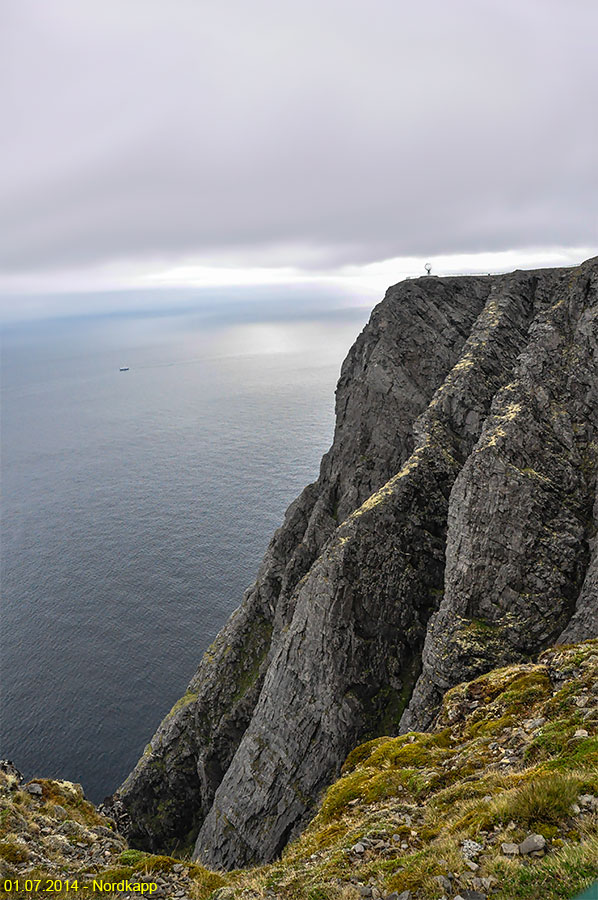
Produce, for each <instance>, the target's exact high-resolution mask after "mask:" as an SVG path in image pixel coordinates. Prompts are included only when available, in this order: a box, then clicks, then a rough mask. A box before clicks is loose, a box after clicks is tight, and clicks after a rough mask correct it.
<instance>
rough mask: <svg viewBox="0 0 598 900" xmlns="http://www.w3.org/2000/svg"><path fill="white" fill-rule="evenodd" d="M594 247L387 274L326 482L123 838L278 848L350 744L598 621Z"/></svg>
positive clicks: (219, 853) (426, 715)
mask: <svg viewBox="0 0 598 900" xmlns="http://www.w3.org/2000/svg"><path fill="white" fill-rule="evenodd" d="M597 285H598V259H593V260H589V261H588V262H586V263H584V264H583V265H581V266H579V267H577V268H573V269H549V270H538V271H530V272H514V273H511V274H508V275H500V276H492V277H491V276H487V277H476V276H472V277H463V278H461V277H459V278H434V277H427V278H421V279H418V280H415V281H406V282H402V283H401V284H399V285H396V286H395V287H393V288H390V289H389V290H388V292H387V294H386V296H385V298H384V300H383V301H382V302H381V303H380V304H379V305H378V306H377V307H376V308H375V310H374V311H373V313H372V316H371V319H370V322H369V323H368V325H367V326H366V328H365V329H364V331H363V332H362V334H361V335H360V336H359V338H358V339H357V341H356V343H355V345H354V346H353V348H352V349H351V351H350V352H349V355H348V357H347V359H346V361H345V363H344V364H343V368H342V371H341V377H340V380H339V384H338V389H337V397H336V416H337V422H336V431H335V437H334V442H333V445H332V447H331V450H330V451H329V452H328V453H327V454H326V455H325V456H324V458H323V460H322V465H321V470H320V476H319V479H318V481H317V482H315V483H314V484H312V485H309V486H308V487H307V488H305V490H304V491H303V493H302V494H301V495H300V497H299V498H298V499H297V500H296V501H295V502H294V503H293V504H292V505H291V506H290V507H289V510H288V511H287V514H286V516H285V521H284V523H283V525H282V527H281V528H280V529H279V530H278V531H277V532H276V534H275V535H274V538H273V540H272V542H271V544H270V546H269V548H268V551H267V553H266V556H265V558H264V561H263V563H262V565H261V567H260V570H259V573H258V577H257V580H256V582H255V584H254V585H253V587H252V588H250V589H249V591H248V592H247V594H246V596H245V598H244V601H243V603H242V605H241V607H240V608H239V609H238V610H237V612H236V613H235V614H234V615H233V616H232V618H231V619H230V620H229V622H228V624H227V625H226V626H225V627H224V628H223V630H222V631H221V632H220V634H219V636H218V637H217V639H216V641H215V642H214V644H213V645H212V647H210V648H209V650H208V651H207V652H206V654H205V656H204V658H203V660H202V662H201V664H200V667H199V669H198V671H197V673H196V674H195V676H194V677H193V679H192V681H191V683H190V685H189V688H188V691H187V693H186V694H185V696H184V697H183V698H182V699H181V700H180V701H179V702H178V703H177V704H176V705H175V707H174V708H173V710H172V711H171V712H170V713H169V714H168V716H167V717H166V718H165V719H164V721H163V722H162V724H161V725H160V727H159V729H158V731H157V732H156V734H155V735H154V737H153V738H152V740H151V742H150V744H149V745H148V748H147V749H146V752H145V754H144V756H143V757H142V759H141V760H140V761H139V763H138V764H137V766H136V768H135V770H134V771H133V773H132V774H131V775H130V776H129V778H128V779H127V780H126V782H125V783H124V785H123V786H122V787H121V789H120V791H119V792H118V796H119V799H120V800H121V801H122V803H123V804H124V806H125V807H126V809H127V812H128V815H129V816H130V819H131V828H130V831H129V838H130V841H131V843H132V844H133V845H135V846H138V847H140V848H142V849H147V850H152V851H156V850H164V849H168V848H169V847H172V846H173V845H175V844H178V845H179V846H181V845H183V846H184V845H187V846H190V845H193V844H194V845H195V850H194V855H195V858H196V859H199V860H201V861H202V862H205V863H207V864H209V865H212V866H217V867H223V868H233V867H237V866H240V865H245V864H247V863H252V862H256V861H264V860H269V859H272V858H274V857H276V856H277V855H278V854H279V853H280V852H281V850H282V849H283V847H284V846H285V845H286V844H287V842H288V841H289V839H290V838H291V837H292V836H294V835H295V834H296V833H297V831H298V830H299V829H300V827H301V826H302V825H303V824H304V823H305V822H306V821H307V820H308V819H309V818H311V817H312V816H313V815H314V813H315V811H316V805H317V802H318V799H319V798H320V797H321V795H322V792H323V790H324V789H325V788H326V787H327V786H328V785H329V784H330V783H331V782H332V781H333V780H334V778H335V777H336V776H337V775H338V773H339V770H340V767H341V764H342V762H343V760H344V759H345V757H346V756H347V753H348V752H349V751H350V750H352V749H353V748H354V747H355V746H356V745H357V744H358V743H359V742H360V741H363V740H365V739H368V738H373V737H375V736H377V735H381V734H386V735H388V734H391V735H392V734H398V733H400V732H405V731H410V730H412V729H418V730H423V729H427V728H428V727H429V726H430V725H431V724H432V722H433V721H434V719H435V717H436V715H437V713H438V709H439V707H440V703H441V700H442V697H443V695H444V693H445V692H446V691H447V690H448V689H449V688H451V687H452V686H453V685H456V684H458V683H460V682H462V681H463V680H465V679H471V678H476V677H478V676H480V675H481V674H483V673H485V672H488V671H490V670H491V669H493V668H495V667H496V666H497V665H498V666H500V665H506V664H510V663H526V662H528V661H529V660H530V659H531V658H532V657H534V656H535V655H536V654H537V653H538V652H540V651H542V650H544V649H545V648H546V647H548V646H550V645H551V644H554V643H555V642H558V641H581V640H585V639H588V638H591V637H594V636H596V635H597V634H598V552H597V549H596V525H597V521H598V502H597V495H596V472H597V465H598V430H597V429H598V355H597V349H598V290H597Z"/></svg>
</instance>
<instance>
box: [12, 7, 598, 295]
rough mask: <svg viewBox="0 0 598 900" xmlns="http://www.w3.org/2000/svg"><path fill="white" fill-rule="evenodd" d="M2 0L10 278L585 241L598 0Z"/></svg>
mask: <svg viewBox="0 0 598 900" xmlns="http://www.w3.org/2000/svg"><path fill="white" fill-rule="evenodd" d="M0 9H1V18H2V22H1V23H0V24H1V28H0V35H1V37H0V43H1V46H0V67H1V85H2V87H1V91H2V97H1V101H2V111H3V112H2V120H1V130H2V134H1V145H2V160H3V162H2V166H1V167H0V190H1V196H0V259H1V263H0V264H1V274H0V288H4V290H5V291H9V292H11V296H12V295H13V294H14V292H15V291H17V292H18V291H23V290H24V291H37V292H39V291H40V290H45V289H47V290H54V291H57V290H80V289H89V290H97V289H103V288H106V287H108V288H109V287H111V286H114V287H127V286H139V285H144V284H147V285H152V284H155V285H163V284H187V283H190V284H202V283H203V282H202V279H204V280H205V281H206V283H210V282H212V283H216V284H223V283H224V284H225V283H227V278H229V279H230V281H231V283H239V282H240V283H242V282H243V281H244V279H247V280H248V281H249V282H250V283H252V284H255V283H259V282H260V278H263V280H264V282H265V283H267V282H272V281H274V282H276V281H277V279H282V280H284V279H294V278H297V279H302V278H303V279H306V278H307V279H309V278H318V277H324V278H333V277H336V276H339V275H343V273H345V274H346V273H347V272H349V273H352V274H353V276H355V274H356V273H361V272H365V273H366V274H367V272H375V271H377V270H376V266H378V267H379V268H380V267H382V270H383V271H384V272H385V275H384V277H386V272H387V271H388V273H389V280H390V281H392V280H397V278H394V279H393V278H392V275H391V273H392V272H393V271H397V270H398V269H400V268H401V265H402V263H401V262H400V260H403V261H404V260H405V259H406V258H410V259H411V260H412V261H414V263H413V264H414V265H415V266H419V265H420V263H421V261H422V260H426V259H428V258H430V259H431V260H432V261H433V262H434V263H435V261H436V260H438V259H445V260H448V261H449V262H448V263H447V264H446V265H447V266H449V268H450V264H451V263H450V260H452V259H455V260H459V262H458V263H455V264H454V268H456V269H460V268H462V267H463V266H465V267H467V266H468V265H470V267H472V268H475V266H476V264H479V266H481V267H482V268H486V266H487V265H488V266H489V265H490V262H489V260H492V259H502V260H503V262H504V261H505V260H507V262H506V263H505V265H506V266H507V267H508V264H509V261H510V260H511V258H512V259H514V260H515V261H516V262H517V263H518V264H520V263H522V264H524V265H525V264H526V262H529V263H530V264H532V265H533V264H537V263H538V260H539V261H540V264H542V262H544V263H545V264H550V263H552V262H553V261H554V262H557V263H558V262H559V261H564V262H566V261H570V262H575V261H577V260H578V259H580V258H581V257H582V256H583V255H591V254H592V253H595V252H596V246H597V244H598V219H597V211H598V165H597V160H598V116H597V115H596V110H597V109H598V96H597V95H598V53H597V52H596V35H597V34H598V4H597V3H596V2H595V0H496V2H494V0H451V2H447V0H427V2H426V0H418V2H417V3H414V2H413V0H410V2H404V0H213V2H208V0H0ZM489 254H490V255H489ZM497 254H498V255H497ZM501 254H502V255H501ZM505 254H506V255H505ZM509 254H511V256H509ZM395 258H399V262H395V263H393V264H391V265H390V266H388V265H387V267H386V269H384V264H383V261H384V260H389V259H393V260H394V259H395ZM476 261H477V263H476ZM364 266H365V267H366V268H365V269H362V268H361V267H364ZM368 266H369V267H370V268H369V269H368V268H367V267H368ZM393 266H394V268H393ZM372 267H373V268H372ZM445 268H446V266H445ZM260 273H261V274H260ZM400 274H401V273H400V272H399V271H397V277H398V276H399V275H400Z"/></svg>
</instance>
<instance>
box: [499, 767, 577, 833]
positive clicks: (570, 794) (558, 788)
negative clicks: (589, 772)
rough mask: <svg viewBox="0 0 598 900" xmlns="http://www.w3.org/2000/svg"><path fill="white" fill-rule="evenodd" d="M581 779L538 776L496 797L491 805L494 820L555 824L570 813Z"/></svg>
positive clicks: (555, 775)
mask: <svg viewBox="0 0 598 900" xmlns="http://www.w3.org/2000/svg"><path fill="white" fill-rule="evenodd" d="M579 790H580V781H579V779H578V778H576V777H574V776H571V775H558V774H556V773H555V774H553V775H541V776H540V777H538V778H533V779H532V780H530V781H528V782H527V783H524V784H522V785H520V786H519V787H517V788H515V789H514V790H512V791H508V792H507V793H505V794H503V795H502V796H501V797H499V798H498V799H497V800H496V801H494V803H493V804H492V812H493V818H494V821H502V822H508V821H511V820H512V821H514V822H517V823H518V824H520V825H524V826H528V827H537V826H539V825H557V824H558V823H559V822H561V821H563V820H564V819H567V818H568V817H570V815H571V805H572V804H573V803H574V802H575V800H576V798H577V796H578V794H579Z"/></svg>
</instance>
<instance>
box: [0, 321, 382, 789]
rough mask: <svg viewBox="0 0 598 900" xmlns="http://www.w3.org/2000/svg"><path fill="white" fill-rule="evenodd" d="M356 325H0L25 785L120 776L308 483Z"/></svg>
mask: <svg viewBox="0 0 598 900" xmlns="http://www.w3.org/2000/svg"><path fill="white" fill-rule="evenodd" d="M366 318H367V311H364V310H355V309H353V310H345V311H343V310H336V311H331V312H329V313H326V314H321V315H318V316H317V317H316V316H314V317H312V318H306V317H305V316H303V317H301V316H299V315H297V316H293V315H292V314H288V311H287V314H286V317H285V318H279V319H276V318H275V317H270V318H268V317H267V316H266V317H265V316H264V315H256V316H255V317H254V320H252V314H251V313H248V312H247V311H245V312H244V313H243V314H242V315H239V314H235V313H230V316H229V318H228V320H223V319H222V318H220V319H217V318H214V317H212V318H210V317H209V316H207V315H202V314H201V313H200V312H197V313H195V314H193V313H191V312H187V313H184V314H183V313H180V314H178V315H170V316H167V315H158V314H152V315H146V316H140V315H137V316H133V315H131V316H124V315H123V316H118V317H112V318H110V317H97V318H87V319H85V318H81V319H64V320H55V321H53V322H43V323H40V322H38V323H33V324H30V325H22V326H16V325H13V326H11V327H8V328H6V329H5V333H4V339H3V353H2V369H3V377H2V488H3V523H2V535H3V537H2V589H3V629H2V689H3V693H2V723H3V724H2V744H1V747H0V753H1V754H2V755H3V756H6V757H9V758H11V759H13V760H14V762H15V763H16V764H17V766H18V767H19V768H20V769H21V770H22V771H24V772H25V773H26V774H27V775H28V776H33V775H36V774H37V775H45V776H48V777H62V778H68V779H70V780H73V781H78V782H81V783H82V784H83V786H84V788H85V791H86V793H87V795H88V796H89V797H90V798H91V799H92V800H94V801H98V800H100V799H101V798H102V797H103V796H104V795H106V794H107V793H109V792H111V791H112V790H114V789H115V788H116V787H117V786H118V784H119V783H120V782H121V781H122V780H123V778H124V777H125V776H126V774H127V773H128V772H129V771H130V769H131V768H132V766H133V765H134V763H135V761H136V759H137V758H138V757H139V755H140V753H141V752H142V751H143V748H144V745H145V744H146V743H147V741H148V739H149V738H150V736H151V734H152V733H153V731H154V729H155V728H156V726H157V725H158V723H159V721H160V719H161V718H162V716H163V715H164V714H165V713H166V712H167V711H168V709H169V708H170V706H171V705H172V704H173V703H174V701H175V700H176V699H177V698H178V697H179V696H180V695H181V693H182V692H183V691H184V689H185V687H186V685H187V682H188V680H189V678H190V677H191V675H192V674H193V672H194V670H195V668H196V666H197V664H198V662H199V659H200V657H201V654H202V652H203V650H204V649H205V648H206V647H207V645H208V644H209V643H210V642H211V641H212V640H213V638H214V636H215V634H216V633H217V631H218V629H219V628H220V627H221V626H222V624H223V623H224V622H225V620H226V619H227V618H228V616H229V615H230V613H231V612H232V611H233V609H234V608H235V607H236V606H237V605H238V604H239V602H240V600H241V597H242V594H243V591H244V589H245V588H246V587H247V586H248V585H249V584H250V582H251V581H252V580H253V578H254V576H255V573H256V570H257V566H258V563H259V561H260V558H261V556H262V554H263V552H264V550H265V548H266V546H267V543H268V540H269V538H270V537H271V535H272V532H273V531H274V529H275V528H276V527H277V526H278V525H279V524H280V522H281V520H282V516H283V513H284V510H285V508H286V507H287V505H288V504H289V502H290V501H291V500H292V499H293V498H294V497H295V496H296V495H297V493H298V492H299V491H300V490H301V489H302V487H303V486H304V485H305V484H307V483H308V482H309V481H312V480H313V479H314V478H315V477H316V476H317V473H318V466H319V460H320V457H321V455H322V453H323V452H325V450H326V449H327V448H328V446H329V444H330V441H331V438H332V433H333V424H334V417H333V409H334V387H335V383H336V380H337V378H338V373H339V368H340V364H341V362H342V359H343V358H344V356H345V355H346V352H347V350H348V348H349V346H350V345H351V343H352V342H353V340H354V339H355V337H356V335H357V334H358V332H359V331H360V329H361V327H362V326H363V324H364V322H365V319H366ZM120 366H129V367H130V370H129V371H128V372H123V373H121V372H119V367H120Z"/></svg>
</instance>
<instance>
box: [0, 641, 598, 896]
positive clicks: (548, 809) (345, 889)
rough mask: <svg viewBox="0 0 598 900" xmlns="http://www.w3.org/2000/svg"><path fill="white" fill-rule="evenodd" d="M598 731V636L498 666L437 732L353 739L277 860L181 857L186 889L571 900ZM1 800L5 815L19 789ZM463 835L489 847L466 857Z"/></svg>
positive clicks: (466, 692) (107, 870) (596, 779)
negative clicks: (534, 847) (224, 868)
mask: <svg viewBox="0 0 598 900" xmlns="http://www.w3.org/2000/svg"><path fill="white" fill-rule="evenodd" d="M576 732H581V733H580V734H578V735H577V736H576ZM597 733H598V641H596V640H595V641H589V642H586V643H585V644H580V645H576V646H573V647H566V648H557V649H555V650H551V651H547V652H546V653H544V654H543V655H542V656H541V657H540V659H539V661H538V662H537V663H536V664H528V665H516V666H510V667H507V668H504V669H500V670H496V671H494V672H491V673H489V674H488V675H485V676H483V677H481V678H478V679H477V680H476V681H473V682H470V683H468V684H463V685H459V686H458V687H456V688H454V689H453V690H451V691H450V692H449V693H448V694H447V696H446V697H445V700H444V704H443V709H442V712H441V715H440V718H439V721H438V723H437V726H436V728H435V730H434V731H433V732H431V733H426V734H415V733H413V734H408V735H403V736H401V737H395V738H388V737H381V738H376V739H375V740H372V741H370V742H369V743H366V744H363V745H361V746H360V747H357V748H356V749H355V750H354V751H353V752H352V753H351V754H350V755H349V757H348V759H347V761H346V763H345V766H344V768H343V773H342V775H341V777H340V778H339V780H338V781H337V782H336V783H335V784H333V785H332V786H331V787H330V788H329V790H328V791H327V792H326V794H325V796H324V798H323V802H322V805H321V809H320V812H319V813H318V815H317V816H316V818H315V819H314V820H313V821H312V822H311V824H310V825H309V826H308V828H307V829H306V830H305V832H304V833H303V835H302V836H301V837H300V838H299V839H298V840H297V841H295V842H293V843H292V844H291V845H289V847H288V848H287V849H286V851H285V853H284V856H283V858H282V860H280V861H277V862H275V863H272V864H270V865H267V866H262V867H260V868H256V869H250V870H242V871H239V872H233V873H226V874H217V873H211V872H208V871H206V870H205V869H203V868H202V867H200V866H194V865H190V864H189V863H185V866H186V869H188V870H189V871H188V874H187V875H186V876H185V889H186V891H187V895H188V896H189V897H192V898H197V900H205V898H207V897H209V896H210V895H211V894H212V893H213V892H214V891H215V890H218V900H225V898H233V897H234V898H245V900H262V898H269V897H277V898H281V900H335V898H337V897H339V898H341V897H342V898H343V900H351V898H356V900H357V898H358V897H361V896H364V895H366V896H367V895H368V894H369V891H371V895H372V896H373V898H374V900H376V898H377V897H378V896H382V897H384V896H386V895H387V894H389V893H390V892H392V891H397V892H399V893H400V892H401V891H404V890H406V889H410V890H411V891H412V892H413V896H414V898H422V900H423V898H427V900H438V898H440V897H441V896H443V895H444V894H446V895H447V896H449V897H450V898H452V897H454V896H455V895H456V894H458V893H459V890H464V889H466V888H470V889H471V888H474V889H477V890H479V891H480V892H481V893H482V894H483V895H486V894H487V895H488V896H489V897H493V898H496V900H518V898H521V900H557V898H567V900H568V898H571V897H573V896H574V895H575V893H576V892H578V891H581V890H582V889H583V888H584V887H586V886H587V885H588V884H589V883H590V882H592V881H593V880H594V879H596V878H598V803H592V802H591V801H588V800H587V799H586V801H585V802H586V805H585V806H584V803H582V802H581V801H580V800H579V798H580V796H583V795H596V796H598V736H597ZM52 784H56V782H53V783H52ZM18 793H19V794H22V793H23V792H18ZM2 802H3V803H4V808H5V809H7V810H10V805H11V803H12V804H13V806H14V797H13V799H11V800H4V801H2ZM23 802H24V801H22V802H21V809H23ZM26 802H27V803H29V801H26ZM575 804H577V805H578V807H579V808H577V807H576V806H575ZM63 805H64V804H63ZM28 808H29V807H28ZM69 813H70V810H69ZM74 813H78V814H79V816H81V811H80V809H79V810H77V809H74ZM85 815H88V816H89V815H92V813H91V812H90V811H87V812H86V813H85ZM0 816H4V818H3V819H2V822H3V823H4V824H3V825H2V828H3V832H2V833H3V840H2V841H1V842H0V857H1V856H3V855H4V857H5V864H6V865H7V866H8V867H9V869H10V866H11V865H12V867H13V872H14V870H15V865H16V864H15V863H14V862H13V863H12V864H11V863H10V860H7V859H6V852H5V851H3V847H6V846H10V845H11V844H12V845H14V843H15V838H14V835H13V836H12V837H11V835H10V833H9V832H7V831H6V828H7V827H10V825H7V824H6V822H7V821H9V820H10V816H11V813H10V811H9V812H6V813H0ZM530 833H537V834H542V835H543V836H544V837H545V838H546V840H547V852H546V854H545V855H544V856H542V857H537V858H530V857H515V858H510V857H507V856H505V854H504V853H503V852H502V849H501V844H502V843H503V842H509V843H513V842H514V843H519V842H520V841H522V840H523V839H524V838H525V837H526V836H527V835H528V834H530ZM466 840H473V841H475V842H477V843H478V844H479V845H480V846H481V848H483V849H481V850H480V851H479V853H477V854H476V855H475V856H474V861H470V862H471V864H470V865H469V864H468V862H467V860H466V857H465V856H464V854H463V842H464V841H466ZM17 843H18V842H17ZM357 843H362V845H363V852H360V851H361V848H360V847H358V848H357V850H352V849H351V848H352V847H354V845H355V844H357ZM9 855H10V852H9ZM176 862H177V861H176V860H173V859H170V858H166V857H155V856H150V855H148V854H142V853H140V852H138V851H131V850H125V851H124V853H121V854H120V855H119V856H118V857H115V858H114V859H112V860H110V862H109V863H108V865H107V866H106V867H104V868H103V869H102V874H103V877H104V878H105V879H106V880H114V879H115V878H116V877H117V876H118V877H128V878H130V877H131V876H133V875H134V874H136V873H140V872H141V873H149V872H166V873H168V871H170V870H172V866H173V865H175V864H176ZM23 867H26V862H23V861H22V862H21V863H18V869H19V870H21V871H23ZM476 867H477V868H476ZM64 871H65V873H68V871H69V870H68V866H67V867H65V868H64ZM87 871H89V868H88V869H87ZM185 871H186V870H185ZM438 876H443V877H444V878H449V880H450V882H451V884H450V887H448V886H446V885H445V887H444V888H442V887H441V885H440V884H439V882H438ZM12 896H15V895H14V894H13V895H12ZM21 896H23V897H27V896H28V895H27V894H26V893H24V892H23V893H22V894H21ZM32 896H33V895H32ZM37 896H39V895H37ZM55 896H56V895H55ZM65 896H66V894H65ZM69 896H71V897H72V893H71V894H69ZM102 896H107V895H106V894H103V895H102ZM120 896H121V897H122V894H121V895H120Z"/></svg>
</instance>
